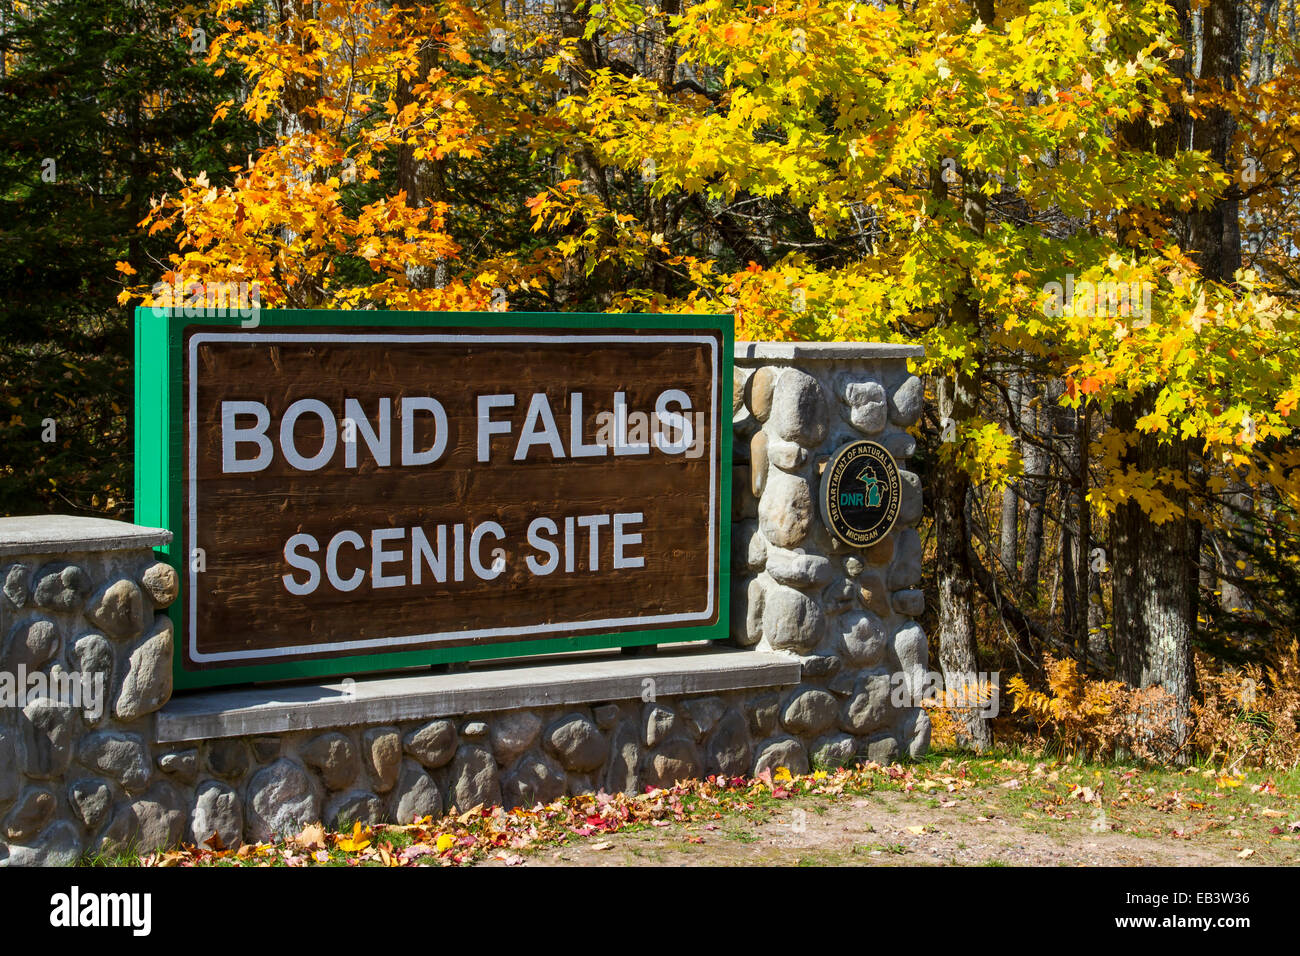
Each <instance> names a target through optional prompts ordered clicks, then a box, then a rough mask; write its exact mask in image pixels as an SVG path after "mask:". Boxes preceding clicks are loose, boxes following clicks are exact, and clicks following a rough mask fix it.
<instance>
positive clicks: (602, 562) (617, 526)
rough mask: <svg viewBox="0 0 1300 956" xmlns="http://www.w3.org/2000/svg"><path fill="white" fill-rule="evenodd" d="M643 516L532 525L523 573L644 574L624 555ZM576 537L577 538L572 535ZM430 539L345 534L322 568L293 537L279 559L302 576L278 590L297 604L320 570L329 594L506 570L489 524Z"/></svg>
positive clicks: (315, 551)
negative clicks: (630, 570)
mask: <svg viewBox="0 0 1300 956" xmlns="http://www.w3.org/2000/svg"><path fill="white" fill-rule="evenodd" d="M644 517H645V516H644V513H643V512H640V511H631V512H617V513H615V514H592V515H572V516H569V517H566V518H565V519H564V528H565V531H564V535H563V537H562V538H561V537H560V526H559V524H557V523H556V521H555V520H554V519H553V518H548V517H539V518H534V519H533V520H532V522H531V523H530V524H529V525H528V531H527V533H526V535H525V540H526V544H527V546H528V548H529V549H530V550H529V551H528V552H527V553H526V554H524V555H523V559H524V566H525V567H526V568H528V571H529V573H531V574H534V575H537V576H538V577H544V576H545V575H548V574H551V573H553V572H555V571H558V570H559V568H560V564H561V559H563V565H564V573H566V574H574V573H578V571H579V569H580V568H581V569H583V570H587V571H602V570H607V569H609V568H613V569H615V570H620V569H623V568H642V567H645V557H644V556H643V555H640V554H632V553H630V550H631V549H635V548H636V546H637V545H640V544H641V543H642V542H641V533H640V532H639V531H636V530H635V527H636V526H637V525H640V524H641V522H642V521H643V520H644ZM579 530H580V531H582V532H585V533H583V534H578V533H576V532H577V531H579ZM408 532H409V534H408ZM432 536H433V541H432V542H431V541H430V538H429V532H427V531H426V530H425V529H424V528H420V527H415V528H409V529H408V528H375V529H374V530H372V531H371V532H370V535H369V542H368V543H367V539H366V538H364V537H362V535H361V534H360V533H359V532H357V531H353V530H351V529H345V530H343V531H340V532H338V533H337V534H336V535H334V537H332V538H330V540H329V542H328V543H327V544H326V546H325V555H324V561H323V562H322V561H321V560H320V559H319V558H318V557H317V556H318V555H320V553H321V545H320V542H319V541H318V540H317V539H316V538H315V537H313V536H312V535H310V534H295V535H294V536H293V537H291V538H290V539H289V540H288V541H286V542H285V545H284V560H285V563H286V564H288V565H289V567H291V568H293V569H294V572H304V575H305V576H301V575H298V574H296V573H290V574H286V575H284V576H283V577H282V579H281V580H282V581H283V582H284V587H285V590H286V591H288V592H289V593H290V594H293V595H295V596H297V597H303V596H305V595H308V594H313V593H315V592H316V590H317V589H318V588H319V587H320V584H321V579H322V575H321V571H322V564H323V566H324V579H325V580H326V581H328V582H329V584H330V586H331V587H332V588H334V590H336V591H340V592H342V593H345V594H346V593H348V592H351V591H355V590H356V589H357V588H359V587H361V585H362V584H363V583H364V582H365V580H366V578H369V579H370V587H371V588H373V589H375V590H380V589H383V588H400V587H407V586H408V582H409V586H413V587H418V586H419V585H420V584H421V583H422V582H423V581H424V579H425V574H426V572H427V573H428V575H429V576H430V577H432V578H433V580H434V581H435V582H436V583H438V584H445V583H447V581H448V580H449V579H450V580H451V581H453V582H460V581H464V580H465V579H466V577H465V569H466V565H467V564H468V567H469V571H470V573H471V574H473V575H474V577H475V578H477V579H478V580H480V581H492V580H495V579H496V578H498V577H500V576H501V575H502V574H503V573H504V572H505V570H506V566H507V563H508V560H509V559H508V557H506V555H507V553H508V552H506V551H505V550H503V549H500V546H501V545H502V544H503V543H505V544H508V542H506V532H505V529H504V528H502V527H501V525H500V524H498V523H497V522H495V521H484V522H482V523H481V524H478V525H475V526H474V527H473V528H470V529H467V528H466V526H465V525H464V524H455V525H451V526H448V525H445V524H440V525H437V526H436V527H435V528H433V529H432ZM448 538H450V539H451V548H450V549H449V548H448V547H447V542H448ZM557 539H559V540H557ZM467 542H468V547H467V546H466V545H467ZM367 551H369V556H368V557H367V555H366V552H367ZM449 554H450V556H451V559H452V560H451V574H450V576H449V575H448V568H447V564H448V562H447V558H448V555H449ZM466 559H468V561H467V560H466ZM407 572H409V573H407Z"/></svg>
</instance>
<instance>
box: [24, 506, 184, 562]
mask: <svg viewBox="0 0 1300 956" xmlns="http://www.w3.org/2000/svg"><path fill="white" fill-rule="evenodd" d="M171 539H172V533H171V532H170V531H168V530H166V529H165V528H146V527H144V526H142V525H138V524H130V523H129V522H126V521H114V520H112V519H111V518H83V517H76V516H73V515H21V516H18V517H14V518H0V557H10V556H13V555H19V554H54V553H56V552H66V553H69V554H73V553H84V552H87V551H120V550H124V549H132V548H153V547H157V546H158V545H163V544H167V543H169V542H170V541H171Z"/></svg>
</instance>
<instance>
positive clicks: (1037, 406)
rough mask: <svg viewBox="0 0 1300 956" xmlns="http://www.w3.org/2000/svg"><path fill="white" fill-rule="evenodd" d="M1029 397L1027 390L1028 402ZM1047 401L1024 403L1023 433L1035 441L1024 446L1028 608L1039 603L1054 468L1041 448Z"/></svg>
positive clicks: (1024, 583) (1024, 580) (1023, 578)
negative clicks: (1046, 512) (1040, 425)
mask: <svg viewBox="0 0 1300 956" xmlns="http://www.w3.org/2000/svg"><path fill="white" fill-rule="evenodd" d="M1022 387H1023V386H1022ZM1029 394H1030V393H1029V392H1028V390H1026V392H1025V397H1026V398H1027V399H1028V398H1029ZM1046 397H1047V396H1046V393H1044V394H1042V395H1040V396H1038V401H1032V400H1027V401H1025V402H1023V403H1022V413H1021V419H1020V428H1021V433H1022V434H1027V435H1032V436H1033V437H1034V441H1030V442H1026V443H1025V445H1024V462H1025V479H1024V488H1025V559H1024V565H1023V566H1022V567H1021V571H1020V584H1021V591H1022V593H1023V594H1024V604H1025V607H1030V606H1032V605H1034V604H1037V603H1038V574H1039V562H1040V561H1041V560H1042V555H1043V512H1044V510H1045V509H1046V507H1047V469H1048V468H1049V467H1050V466H1049V463H1048V460H1047V452H1046V451H1045V450H1044V449H1043V448H1041V447H1040V446H1039V444H1038V442H1040V441H1041V434H1040V432H1039V429H1038V420H1039V416H1040V415H1041V413H1042V409H1041V406H1042V405H1043V403H1044V400H1045V399H1046Z"/></svg>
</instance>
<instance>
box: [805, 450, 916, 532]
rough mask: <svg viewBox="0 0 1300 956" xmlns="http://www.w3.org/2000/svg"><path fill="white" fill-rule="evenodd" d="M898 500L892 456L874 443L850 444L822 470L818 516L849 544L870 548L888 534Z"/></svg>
mask: <svg viewBox="0 0 1300 956" xmlns="http://www.w3.org/2000/svg"><path fill="white" fill-rule="evenodd" d="M902 501H903V480H902V479H901V478H900V477H899V475H898V465H897V464H896V463H895V462H894V456H893V455H891V454H890V453H889V452H888V451H887V450H886V449H885V447H884V446H883V445H878V444H876V443H875V442H873V441H854V442H849V443H848V444H847V445H845V446H844V447H842V448H841V449H839V451H837V452H835V454H834V455H832V456H831V460H830V461H829V462H827V464H826V470H825V471H824V472H822V487H821V510H822V520H823V521H824V522H826V527H828V528H829V529H830V531H831V534H833V535H835V537H836V538H838V539H839V540H841V541H843V542H844V543H845V544H847V545H850V546H851V547H854V548H865V547H869V546H870V545H873V544H875V543H876V542H877V541H880V540H881V539H882V538H884V537H885V535H887V534H889V532H890V531H891V530H893V527H894V522H895V521H897V520H898V509H899V505H900V504H901V503H902Z"/></svg>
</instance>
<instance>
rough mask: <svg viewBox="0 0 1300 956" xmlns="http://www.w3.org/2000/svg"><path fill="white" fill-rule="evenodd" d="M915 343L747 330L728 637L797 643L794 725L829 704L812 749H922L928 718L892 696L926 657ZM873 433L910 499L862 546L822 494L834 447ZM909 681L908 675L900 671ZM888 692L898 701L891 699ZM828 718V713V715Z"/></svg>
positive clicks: (776, 644)
mask: <svg viewBox="0 0 1300 956" xmlns="http://www.w3.org/2000/svg"><path fill="white" fill-rule="evenodd" d="M922 354H923V351H922V350H921V348H920V347H917V346H904V345H882V344H872V343H844V342H831V343H789V344H785V343H749V342H742V343H738V344H737V347H736V377H735V395H734V397H733V415H734V417H733V424H734V428H735V436H736V453H735V468H734V474H733V502H734V504H733V518H734V522H733V525H732V542H733V549H734V551H733V557H732V589H733V591H732V603H731V609H732V610H731V614H732V618H731V621H732V638H733V640H734V641H735V643H736V644H738V645H740V646H743V647H755V648H758V649H771V650H776V651H784V652H786V653H790V654H795V655H798V656H799V658H800V660H801V661H802V664H803V680H802V682H801V684H800V685H799V687H797V688H795V689H794V690H793V691H791V692H789V693H788V694H787V695H786V697H785V699H784V701H783V704H782V714H783V717H782V722H783V724H784V726H785V729H786V730H788V731H789V732H791V733H794V734H796V735H800V734H801V730H806V727H805V724H807V723H808V722H809V720H811V718H810V717H805V713H809V714H811V713H812V712H813V711H821V710H824V711H830V710H832V709H833V710H834V719H833V721H829V722H830V723H833V724H834V729H833V731H832V732H829V733H825V734H824V735H823V736H821V737H819V738H818V739H817V740H815V741H813V742H812V743H811V744H810V752H811V756H812V757H813V760H814V762H818V761H820V762H824V763H831V762H837V760H839V759H842V758H847V757H853V756H865V757H868V758H870V759H872V760H877V761H885V760H888V759H890V758H892V757H894V756H896V755H898V754H900V753H907V754H910V755H912V756H919V755H920V754H922V753H924V752H925V750H926V749H927V747H928V746H929V737H930V726H929V719H928V718H927V717H926V715H925V713H924V711H923V710H921V709H920V708H918V707H914V706H901V707H900V706H896V705H895V703H894V700H897V699H903V700H905V701H909V702H910V700H911V699H912V695H910V694H906V695H905V694H901V693H900V694H898V695H893V694H891V691H893V690H894V689H895V688H900V687H903V686H906V687H907V688H910V689H916V690H919V688H920V685H921V680H922V678H923V676H924V673H925V671H926V670H927V669H928V657H927V654H928V651H927V643H926V637H925V632H924V631H923V630H922V629H921V627H920V625H919V624H917V622H916V620H915V618H916V617H917V616H918V615H920V614H921V612H922V611H923V610H924V605H925V598H924V593H923V592H922V591H921V590H920V583H921V540H920V538H919V536H918V535H917V532H916V523H917V521H918V520H919V519H920V517H921V483H920V479H919V478H918V476H917V475H916V474H915V473H913V472H911V471H908V470H907V469H906V464H907V460H908V458H909V456H911V454H912V453H913V451H914V450H915V448H916V441H915V439H914V438H913V437H912V435H910V434H908V432H907V429H908V428H909V427H911V426H913V425H915V424H916V423H917V421H918V420H919V419H920V416H921V409H922V404H923V401H924V386H923V384H922V381H921V379H919V378H918V377H916V376H914V375H910V374H909V373H908V370H907V360H908V359H909V358H919V357H920V356H921V355H922ZM861 438H867V439H870V440H872V441H875V442H878V443H879V444H881V445H883V446H884V447H885V448H886V449H888V450H889V452H890V454H892V455H893V456H894V458H895V460H896V461H897V462H898V464H899V471H900V477H901V478H902V481H903V498H902V502H901V507H900V511H899V515H898V520H897V523H896V525H895V526H894V529H893V531H892V532H891V533H890V534H889V536H888V537H887V538H885V539H884V540H882V541H880V542H879V543H877V544H875V545H873V546H872V547H870V548H866V549H856V548H850V547H848V546H846V545H844V544H842V543H841V542H839V541H838V540H837V539H835V538H834V537H833V536H832V535H831V534H830V533H829V532H828V531H827V529H826V527H825V525H824V524H823V522H822V518H821V515H820V511H819V507H818V495H819V489H820V482H821V473H822V470H823V469H824V468H825V466H826V464H827V462H828V460H829V458H830V456H831V454H832V453H833V452H834V451H835V450H836V449H838V448H839V447H841V446H842V445H845V444H847V443H848V442H850V441H854V440H857V439H861ZM904 681H905V682H906V683H905V684H904V683H903V682H904ZM891 697H893V698H894V700H891ZM819 722H822V723H827V722H828V721H824V720H819Z"/></svg>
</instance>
